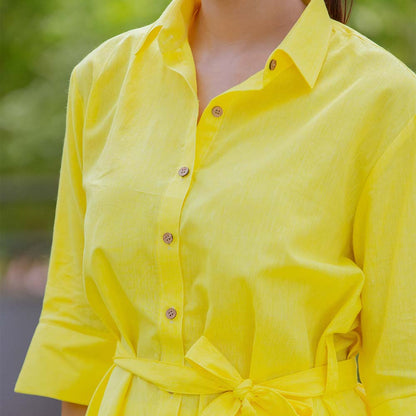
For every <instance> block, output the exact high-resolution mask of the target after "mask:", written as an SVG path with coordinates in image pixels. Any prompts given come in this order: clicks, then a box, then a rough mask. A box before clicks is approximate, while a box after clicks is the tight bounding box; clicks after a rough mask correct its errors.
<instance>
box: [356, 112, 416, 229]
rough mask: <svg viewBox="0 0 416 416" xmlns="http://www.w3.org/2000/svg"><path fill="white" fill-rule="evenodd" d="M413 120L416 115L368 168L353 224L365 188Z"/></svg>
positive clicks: (414, 116) (414, 115) (415, 116)
mask: <svg viewBox="0 0 416 416" xmlns="http://www.w3.org/2000/svg"><path fill="white" fill-rule="evenodd" d="M415 119H416V114H413V115H412V116H411V117H410V119H409V120H407V121H406V122H405V124H404V126H403V127H402V128H401V129H400V131H399V132H398V134H397V135H396V136H395V138H394V139H393V140H392V141H391V143H390V144H389V145H388V146H387V147H386V148H385V149H384V151H383V152H382V154H381V155H380V156H379V157H378V158H377V160H376V162H375V163H374V164H373V166H372V167H371V168H370V171H369V172H368V174H367V177H366V178H365V180H364V184H363V186H362V188H361V192H360V195H359V197H358V201H357V204H356V209H355V212H354V216H353V219H354V222H355V218H356V216H357V211H358V208H359V207H360V206H361V201H362V199H363V196H364V195H365V191H366V190H367V188H368V186H369V183H370V182H371V181H372V179H373V177H374V176H375V175H376V174H377V172H378V171H379V169H380V165H381V166H383V165H382V164H383V162H384V160H386V157H387V156H388V154H389V153H391V151H392V149H394V148H395V147H396V146H398V144H397V143H399V142H400V139H401V138H402V135H403V132H405V131H406V129H407V128H409V126H410V124H411V123H412V121H413V120H415Z"/></svg>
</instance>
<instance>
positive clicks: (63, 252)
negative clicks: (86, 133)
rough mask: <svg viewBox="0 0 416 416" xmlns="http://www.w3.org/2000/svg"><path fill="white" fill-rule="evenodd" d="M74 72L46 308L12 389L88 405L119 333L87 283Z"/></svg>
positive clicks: (80, 107)
mask: <svg viewBox="0 0 416 416" xmlns="http://www.w3.org/2000/svg"><path fill="white" fill-rule="evenodd" d="M76 74H77V67H74V69H73V70H72V72H71V76H70V81H69V90H68V98H67V108H66V128H65V135H64V141H63V151H62V159H61V168H60V176H59V185H58V193H57V202H56V209H55V219H54V227H53V236H52V246H51V252H50V259H49V266H48V275H47V283H46V288H45V293H44V298H43V304H42V310H41V315H40V318H39V322H38V325H37V327H36V329H35V332H34V334H33V336H32V339H31V342H30V345H29V348H28V351H27V353H26V356H25V359H24V362H23V365H22V368H21V369H20V373H19V375H18V378H17V381H16V384H15V387H14V391H15V392H17V393H24V394H33V395H39V396H46V397H51V398H54V399H59V400H63V401H69V402H73V403H79V404H84V405H87V404H88V403H89V401H90V399H91V397H92V394H93V392H94V390H95V388H96V386H97V384H98V383H99V381H100V379H101V378H102V377H103V375H104V374H105V372H106V371H107V370H108V368H109V367H110V366H111V365H112V356H113V353H114V349H115V345H116V338H115V336H114V335H113V334H112V333H110V332H109V331H108V330H107V329H106V326H105V325H104V324H103V323H102V321H101V320H100V319H99V318H98V316H97V315H96V314H95V313H94V311H93V309H92V308H91V306H90V304H89V303H88V300H87V298H86V296H85V291H84V286H83V279H82V263H83V261H82V254H83V248H84V227H83V223H84V215H85V208H86V197H85V193H84V189H83V186H82V160H83V157H82V149H83V146H82V138H83V122H84V104H83V102H84V101H83V98H82V94H81V93H80V91H79V89H78V87H77V81H76V76H77V75H76Z"/></svg>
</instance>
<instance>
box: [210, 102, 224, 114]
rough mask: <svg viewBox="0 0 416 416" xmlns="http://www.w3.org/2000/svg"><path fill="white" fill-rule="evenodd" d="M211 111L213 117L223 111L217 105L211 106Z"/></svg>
mask: <svg viewBox="0 0 416 416" xmlns="http://www.w3.org/2000/svg"><path fill="white" fill-rule="evenodd" d="M211 112H212V114H213V115H214V117H220V116H221V115H222V113H223V111H222V108H221V107H220V106H219V105H216V106H215V107H212V110H211Z"/></svg>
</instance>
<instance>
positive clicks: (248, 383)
mask: <svg viewBox="0 0 416 416" xmlns="http://www.w3.org/2000/svg"><path fill="white" fill-rule="evenodd" d="M252 392H253V380H251V379H250V378H246V379H245V380H243V381H242V382H241V383H240V384H238V385H237V386H236V387H235V388H234V390H233V393H234V396H235V397H237V398H238V399H240V400H241V401H243V400H244V399H249V397H251V395H252Z"/></svg>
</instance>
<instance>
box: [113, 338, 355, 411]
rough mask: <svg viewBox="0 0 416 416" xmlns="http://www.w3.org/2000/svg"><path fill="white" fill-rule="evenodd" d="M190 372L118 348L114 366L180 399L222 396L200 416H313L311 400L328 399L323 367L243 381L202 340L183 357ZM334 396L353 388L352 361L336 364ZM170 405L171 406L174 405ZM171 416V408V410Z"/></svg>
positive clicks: (353, 366)
mask: <svg viewBox="0 0 416 416" xmlns="http://www.w3.org/2000/svg"><path fill="white" fill-rule="evenodd" d="M185 358H186V359H187V361H188V362H189V363H190V364H191V366H183V365H178V364H174V363H168V362H163V361H158V360H152V359H147V358H139V357H132V356H131V354H130V355H129V354H128V353H127V352H126V351H125V350H123V347H122V346H121V344H120V343H119V344H118V346H117V351H116V353H115V355H114V357H113V360H114V363H115V365H118V366H119V367H121V368H123V369H125V370H127V371H129V372H130V373H132V374H135V375H136V376H138V377H141V378H142V379H144V380H146V381H148V382H151V383H153V384H155V385H157V386H158V387H159V388H161V389H163V390H165V391H168V392H171V393H180V394H198V395H199V394H213V393H222V394H220V395H219V396H217V397H216V398H214V400H212V401H211V402H209V404H208V405H207V406H206V407H205V408H204V409H203V411H202V413H201V416H234V415H236V414H237V413H238V412H239V411H240V413H238V414H239V415H241V416H255V415H258V414H260V413H259V412H258V409H259V408H260V409H262V412H261V414H262V415H263V414H267V415H270V416H276V415H279V416H312V414H313V401H312V398H313V397H318V396H321V395H323V394H325V393H326V380H327V374H328V373H327V365H323V366H319V367H313V368H309V369H307V370H304V371H300V372H296V373H292V374H288V375H284V376H280V377H277V378H274V379H269V380H266V381H254V380H252V379H250V378H246V379H243V378H242V377H241V375H240V374H239V372H238V371H237V369H236V368H235V367H234V366H233V365H232V364H231V363H230V361H228V359H227V358H226V357H225V356H224V355H223V354H222V353H221V352H220V351H219V350H218V349H217V348H216V347H215V346H214V345H213V344H212V343H211V342H210V341H209V340H208V339H207V338H206V337H205V336H204V335H202V336H201V337H200V338H199V339H198V340H197V341H196V343H194V344H193V345H192V347H191V348H190V349H189V350H188V352H187V353H186V355H185ZM337 364H338V378H337V391H342V390H347V389H351V388H356V387H357V385H358V384H359V382H358V379H357V364H356V360H355V357H352V358H350V359H347V360H343V361H338V362H337ZM172 404H173V402H172ZM170 414H172V408H171V409H170Z"/></svg>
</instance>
